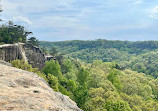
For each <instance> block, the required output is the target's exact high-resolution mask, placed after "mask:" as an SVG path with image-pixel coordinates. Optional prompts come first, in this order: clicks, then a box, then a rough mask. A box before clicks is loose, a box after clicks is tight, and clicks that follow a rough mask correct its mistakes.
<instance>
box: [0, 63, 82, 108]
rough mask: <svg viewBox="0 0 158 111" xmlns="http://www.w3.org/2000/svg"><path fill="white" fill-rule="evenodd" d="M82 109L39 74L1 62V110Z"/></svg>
mask: <svg viewBox="0 0 158 111" xmlns="http://www.w3.org/2000/svg"><path fill="white" fill-rule="evenodd" d="M6 110H9V111H82V110H81V109H79V108H78V107H77V106H76V103H74V102H73V101H72V100H70V99H69V97H67V96H64V95H62V94H61V93H59V92H54V91H53V90H52V89H51V88H50V87H49V86H48V85H47V82H45V80H44V79H43V78H41V77H39V76H38V75H37V74H35V73H32V72H27V71H23V70H20V69H17V68H14V67H10V66H6V65H2V64H0V111H6Z"/></svg>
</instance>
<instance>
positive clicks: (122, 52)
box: [40, 39, 158, 78]
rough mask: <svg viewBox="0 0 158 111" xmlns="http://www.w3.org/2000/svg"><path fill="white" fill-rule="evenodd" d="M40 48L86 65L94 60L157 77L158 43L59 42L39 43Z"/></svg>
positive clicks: (100, 40)
mask: <svg viewBox="0 0 158 111" xmlns="http://www.w3.org/2000/svg"><path fill="white" fill-rule="evenodd" d="M40 47H41V48H46V50H47V51H48V52H49V50H51V48H52V47H55V48H56V49H57V50H58V51H59V52H61V53H63V55H65V57H67V58H70V59H72V58H78V59H80V60H81V61H84V62H86V63H92V62H93V61H94V60H102V61H103V62H116V63H118V64H119V66H120V68H121V69H126V68H130V69H132V70H135V71H138V72H143V73H146V74H147V75H152V76H153V77H155V78H157V77H158V68H157V67H158V62H157V61H158V55H157V53H158V41H139V42H129V41H109V40H102V39H99V40H95V41H81V40H74V41H61V42H44V41H43V42H40Z"/></svg>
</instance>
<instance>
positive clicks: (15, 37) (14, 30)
mask: <svg viewBox="0 0 158 111" xmlns="http://www.w3.org/2000/svg"><path fill="white" fill-rule="evenodd" d="M30 34H32V32H28V31H26V30H25V28H24V27H23V26H21V25H14V23H13V22H12V21H9V22H8V24H3V25H1V26H0V42H1V43H11V44H12V43H17V42H23V43H25V42H26V38H27V36H28V35H30Z"/></svg>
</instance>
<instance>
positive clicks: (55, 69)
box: [42, 60, 62, 78]
mask: <svg viewBox="0 0 158 111" xmlns="http://www.w3.org/2000/svg"><path fill="white" fill-rule="evenodd" d="M42 72H43V73H45V74H53V75H54V76H55V77H59V78H60V77H61V76H62V73H61V69H60V65H59V63H58V61H54V60H50V61H47V62H46V65H45V67H44V68H43V70H42Z"/></svg>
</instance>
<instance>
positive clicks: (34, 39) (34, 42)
mask: <svg viewBox="0 0 158 111" xmlns="http://www.w3.org/2000/svg"><path fill="white" fill-rule="evenodd" d="M27 42H28V43H30V44H32V45H34V46H38V45H39V41H38V40H37V39H36V38H35V37H31V38H29V39H28V41H27Z"/></svg>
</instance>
